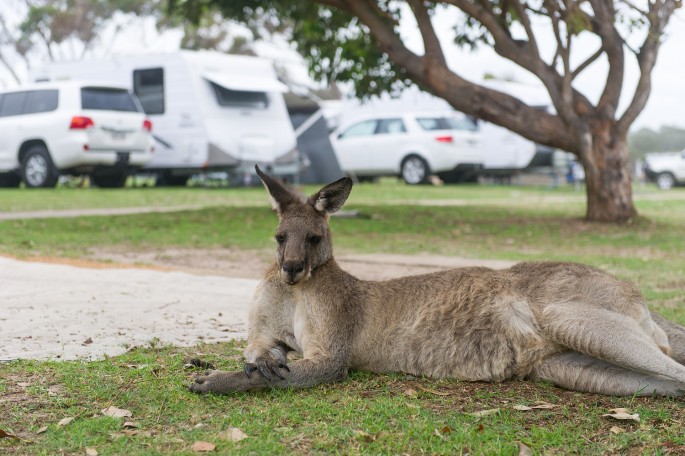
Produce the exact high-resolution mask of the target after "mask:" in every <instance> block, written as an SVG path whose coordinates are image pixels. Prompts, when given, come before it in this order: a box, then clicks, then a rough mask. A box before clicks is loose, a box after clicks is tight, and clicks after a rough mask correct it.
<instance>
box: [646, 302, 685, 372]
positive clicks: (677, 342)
mask: <svg viewBox="0 0 685 456" xmlns="http://www.w3.org/2000/svg"><path fill="white" fill-rule="evenodd" d="M651 315H652V320H654V322H655V323H656V324H657V325H658V326H659V327H660V328H661V329H662V330H664V332H665V333H666V336H667V337H668V343H669V345H670V346H671V357H672V358H673V359H675V360H676V361H678V362H679V363H680V364H685V328H683V327H682V326H680V325H679V324H677V323H673V322H672V321H669V320H666V319H665V318H664V317H662V316H661V315H659V314H657V313H654V312H651Z"/></svg>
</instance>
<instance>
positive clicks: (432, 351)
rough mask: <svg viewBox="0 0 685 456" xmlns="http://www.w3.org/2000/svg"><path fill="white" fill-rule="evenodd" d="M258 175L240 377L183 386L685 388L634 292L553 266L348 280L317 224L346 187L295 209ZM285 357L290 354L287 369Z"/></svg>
mask: <svg viewBox="0 0 685 456" xmlns="http://www.w3.org/2000/svg"><path fill="white" fill-rule="evenodd" d="M256 170H257V174H258V175H259V177H260V178H261V180H262V182H263V184H264V186H265V187H266V189H267V190H268V192H269V194H270V195H271V199H272V205H273V208H274V210H275V211H276V213H277V214H278V218H279V225H278V228H277V230H276V235H275V239H276V242H277V244H278V247H277V261H276V262H275V264H273V265H272V266H271V267H270V268H269V269H268V270H267V271H266V273H265V276H264V279H263V280H262V281H261V283H260V285H259V286H258V288H257V291H256V293H255V296H254V300H253V302H252V306H251V309H250V313H249V328H248V345H247V348H246V349H245V353H244V354H245V358H246V363H245V367H244V372H243V371H238V372H224V371H216V370H215V371H209V372H207V373H205V374H204V375H200V376H198V377H197V378H196V379H195V380H194V382H193V383H192V384H191V385H190V390H191V391H193V392H197V393H217V394H222V393H230V392H234V391H247V390H254V389H263V388H306V387H310V386H312V385H316V384H320V383H325V382H336V381H341V380H343V379H345V378H346V376H347V373H348V370H349V369H359V370H367V371H372V372H378V373H383V372H404V373H408V374H411V375H416V376H427V377H433V378H455V379H460V380H467V381H487V382H502V381H505V380H509V379H522V380H524V379H529V380H546V381H549V382H552V383H554V384H556V385H558V386H560V387H562V388H566V389H570V390H576V391H583V392H589V393H600V394H607V395H652V394H657V395H666V396H681V395H682V394H683V393H684V392H685V366H684V365H683V364H682V363H683V362H684V361H685V328H683V327H681V326H679V325H676V324H674V323H672V322H670V321H667V320H665V319H664V318H662V317H661V316H659V315H655V314H650V312H649V310H648V309H647V306H646V304H645V302H644V300H643V298H642V297H641V295H640V293H639V291H638V290H637V288H636V287H635V286H634V285H632V284H630V283H627V282H625V281H621V280H619V279H617V278H615V277H613V276H611V275H609V274H607V273H605V272H602V271H600V270H598V269H596V268H593V267H590V266H586V265H582V264H576V263H561V262H531V263H520V264H517V265H515V266H513V267H511V268H509V269H504V270H493V269H488V268H482V267H470V268H459V269H453V270H450V271H444V272H436V273H432V274H425V275H417V276H409V277H403V278H399V279H394V280H387V281H380V282H376V281H364V280H360V279H357V278H355V277H354V276H352V275H350V274H348V273H347V272H345V271H343V270H342V269H341V268H340V267H339V266H338V264H337V263H336V262H335V259H334V258H333V247H332V242H331V232H330V229H329V225H328V219H329V216H330V215H331V214H333V213H335V212H336V211H338V210H339V209H340V208H341V207H342V206H343V204H344V203H345V201H346V200H347V197H348V196H349V194H350V191H351V189H352V181H351V180H350V179H349V178H343V179H340V180H338V181H336V182H333V183H332V184H329V185H327V186H324V187H323V188H321V190H319V191H318V192H317V193H315V194H314V195H312V196H311V197H309V198H308V199H306V200H305V199H304V197H300V196H298V195H296V194H295V193H293V192H291V191H290V190H289V189H288V188H286V187H285V186H284V185H282V184H281V183H280V182H278V181H277V180H275V179H274V178H272V177H271V176H269V175H267V174H265V173H263V172H262V171H261V170H260V169H259V168H258V167H257V168H256ZM290 352H296V353H298V354H299V355H300V356H301V359H298V360H295V361H293V362H291V363H289V362H288V354H289V353H290Z"/></svg>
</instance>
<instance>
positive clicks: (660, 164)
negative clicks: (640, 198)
mask: <svg viewBox="0 0 685 456" xmlns="http://www.w3.org/2000/svg"><path fill="white" fill-rule="evenodd" d="M644 170H645V176H646V177H647V179H649V180H650V181H652V182H655V183H656V184H657V185H658V186H659V188H661V189H663V190H668V189H669V188H671V187H673V186H675V185H685V150H682V151H680V152H655V153H650V154H647V155H646V156H645V163H644Z"/></svg>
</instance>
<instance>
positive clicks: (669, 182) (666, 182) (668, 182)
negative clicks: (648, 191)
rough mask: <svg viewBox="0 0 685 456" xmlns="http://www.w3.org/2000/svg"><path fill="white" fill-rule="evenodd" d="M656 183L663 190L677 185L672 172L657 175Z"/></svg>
mask: <svg viewBox="0 0 685 456" xmlns="http://www.w3.org/2000/svg"><path fill="white" fill-rule="evenodd" d="M656 185H657V186H658V187H659V188H660V189H661V190H668V189H670V188H671V187H673V186H674V185H675V177H673V174H671V173H661V174H659V175H658V176H656Z"/></svg>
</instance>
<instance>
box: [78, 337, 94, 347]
mask: <svg viewBox="0 0 685 456" xmlns="http://www.w3.org/2000/svg"><path fill="white" fill-rule="evenodd" d="M92 343H93V339H92V338H91V337H89V338H88V339H86V340H84V341H83V342H82V343H81V345H90V344H92Z"/></svg>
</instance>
